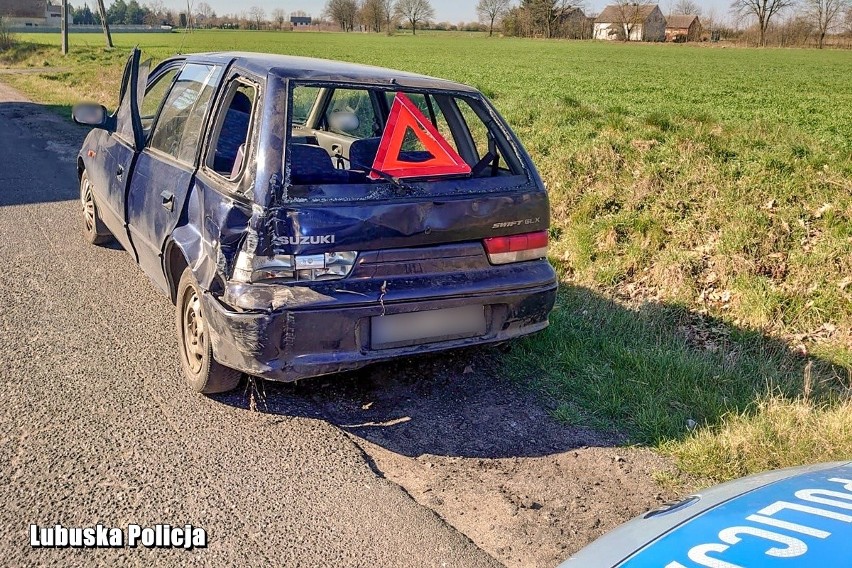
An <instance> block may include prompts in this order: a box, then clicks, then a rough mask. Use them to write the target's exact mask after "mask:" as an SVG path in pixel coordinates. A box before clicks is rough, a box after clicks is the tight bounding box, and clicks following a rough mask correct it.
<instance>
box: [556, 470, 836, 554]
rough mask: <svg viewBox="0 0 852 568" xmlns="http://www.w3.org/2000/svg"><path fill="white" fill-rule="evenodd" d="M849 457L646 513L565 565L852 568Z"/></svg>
mask: <svg viewBox="0 0 852 568" xmlns="http://www.w3.org/2000/svg"><path fill="white" fill-rule="evenodd" d="M850 552H852V462H837V463H824V464H817V465H809V466H804V467H796V468H790V469H783V470H777V471H770V472H766V473H761V474H758V475H753V476H750V477H746V478H743V479H738V480H736V481H731V482H729V483H725V484H723V485H719V486H717V487H713V488H710V489H707V490H705V491H702V492H700V493H696V494H695V495H692V496H690V497H687V498H686V499H684V500H683V501H680V502H679V503H675V504H672V505H667V506H664V507H661V508H659V509H656V510H653V511H650V512H648V513H645V514H644V515H642V516H641V517H638V518H636V519H633V520H632V521H629V522H627V523H625V524H624V525H622V526H620V527H619V528H617V529H615V530H614V531H612V532H610V533H608V534H606V535H604V536H603V537H601V538H600V539H598V540H597V541H595V542H593V543H592V544H590V545H589V546H587V547H586V548H584V549H583V550H581V551H580V552H578V553H577V554H576V555H575V556H573V557H572V558H570V559H569V560H567V561H565V562H564V563H562V564H561V565H560V568H585V567H591V566H595V567H602V566H610V567H619V568H640V567H641V568H644V567H651V566H654V567H665V568H696V567H701V566H707V567H712V568H749V567H756V566H759V567H766V568H772V567H776V566H777V567H779V568H781V567H783V568H799V567H805V566H807V567H828V566H852V555H850Z"/></svg>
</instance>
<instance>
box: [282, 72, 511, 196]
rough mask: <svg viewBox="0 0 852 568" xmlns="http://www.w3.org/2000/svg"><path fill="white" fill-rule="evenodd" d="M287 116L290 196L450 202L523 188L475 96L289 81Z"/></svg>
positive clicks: (502, 138)
mask: <svg viewBox="0 0 852 568" xmlns="http://www.w3.org/2000/svg"><path fill="white" fill-rule="evenodd" d="M289 108H290V109H291V111H290V113H289V129H290V137H289V140H288V146H287V152H286V157H285V163H286V166H287V171H288V195H289V196H290V197H291V198H296V199H298V198H308V199H339V200H353V199H381V198H392V197H394V196H399V195H413V194H418V193H422V194H428V195H452V194H464V193H478V192H487V191H499V190H501V189H509V188H514V187H518V186H519V185H523V184H525V183H527V182H528V178H527V176H526V175H525V172H524V170H523V167H522V165H521V159H520V158H519V156H518V154H517V152H516V150H515V148H514V146H513V144H512V143H511V142H510V140H509V139H508V138H507V137H506V135H505V134H504V132H503V131H502V129H501V127H500V126H499V125H498V122H497V120H496V119H495V117H494V115H493V114H492V112H491V111H490V109H489V108H488V107H487V106H486V104H485V103H484V102H483V101H481V100H479V99H477V98H475V97H469V96H465V95H461V94H457V93H450V92H444V91H428V92H427V91H413V90H412V91H408V90H399V91H397V90H388V89H382V88H375V87H365V86H360V85H358V86H353V85H317V84H309V85H308V84H305V85H303V84H299V83H296V84H294V85H292V86H291V90H290V104H289Z"/></svg>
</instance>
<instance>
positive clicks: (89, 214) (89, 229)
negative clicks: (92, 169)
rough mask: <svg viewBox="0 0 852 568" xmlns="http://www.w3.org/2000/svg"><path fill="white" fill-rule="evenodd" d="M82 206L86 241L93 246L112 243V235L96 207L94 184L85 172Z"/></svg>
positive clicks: (82, 187)
mask: <svg viewBox="0 0 852 568" xmlns="http://www.w3.org/2000/svg"><path fill="white" fill-rule="evenodd" d="M80 204H81V205H82V207H83V237H84V238H85V239H86V241H87V242H88V243H89V244H92V245H105V244H107V243H108V242H110V241H111V240H112V233H110V232H109V229H107V228H106V226H105V225H104V222H103V221H101V215H100V213H99V212H98V208H97V206H96V205H95V195H94V193H92V183H91V182H90V181H89V174H88V173H87V172H85V171H84V172H83V175H82V176H80Z"/></svg>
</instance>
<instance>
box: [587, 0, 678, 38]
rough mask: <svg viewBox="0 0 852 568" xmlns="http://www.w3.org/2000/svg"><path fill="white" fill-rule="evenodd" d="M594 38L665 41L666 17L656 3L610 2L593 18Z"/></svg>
mask: <svg viewBox="0 0 852 568" xmlns="http://www.w3.org/2000/svg"><path fill="white" fill-rule="evenodd" d="M592 37H593V38H594V39H604V40H616V39H617V40H625V39H629V40H630V41H665V39H666V18H665V17H664V16H663V13H662V12H661V11H660V7H659V6H657V5H656V4H644V5H638V4H623V5H618V4H610V5H609V6H607V7H606V8H604V10H603V12H601V14H600V16H598V17H597V18H596V19H595V28H594V33H593V36H592Z"/></svg>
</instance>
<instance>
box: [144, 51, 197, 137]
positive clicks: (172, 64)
mask: <svg viewBox="0 0 852 568" xmlns="http://www.w3.org/2000/svg"><path fill="white" fill-rule="evenodd" d="M185 65H186V60H185V59H177V60H173V59H172V60H168V61H165V62H163V63H162V64H160V65H159V66H157V68H156V69H155V71H154V72H153V73H151V74H150V75H149V76H148V81H147V84H146V85H145V96H146V97H147V95H148V90H149V89H150V88H151V87H152V86H153V85H154V83H156V82H157V81H159V80H160V79H161V78H162V77H163V75H165V74H166V73H168V72H169V71H172V70H173V69H176V70H177V72H176V73H175V76H174V77H172V82H171V84H170V85H169V87H168V89H167V90H166V94H165V96H164V97H163V100H161V101H160V104H159V105H158V106H157V110H156V112H155V113H154V119H153V120H152V121H151V129H150V130H149V131H148V134H147V135H146V136H145V145H144V147H145V148H147V147H148V144H149V143H150V141H151V135H152V134H153V132H154V128H156V126H157V120H158V119H159V118H160V113H161V112H162V111H163V104H165V102H166V100H167V99H168V98H169V94H171V92H172V89H173V88H174V86H175V79H177V78H178V75H180V72H181V71H182V70H183V68H184V66H185ZM144 102H145V98H144V97H143V98H142V100H141V101H140V103H139V120H140V121H141V120H142V104H143V103H144ZM143 131H144V127H143Z"/></svg>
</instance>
